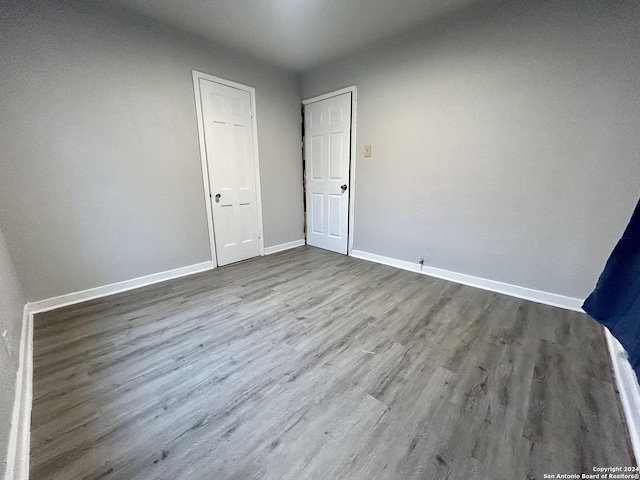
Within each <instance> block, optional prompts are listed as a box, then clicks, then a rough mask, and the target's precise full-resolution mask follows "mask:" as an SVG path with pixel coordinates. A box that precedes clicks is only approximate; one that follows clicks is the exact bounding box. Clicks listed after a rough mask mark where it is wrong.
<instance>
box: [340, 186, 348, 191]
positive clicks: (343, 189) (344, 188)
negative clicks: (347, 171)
mask: <svg viewBox="0 0 640 480" xmlns="http://www.w3.org/2000/svg"><path fill="white" fill-rule="evenodd" d="M340 188H341V189H342V193H344V192H346V191H347V184H344V185H342V186H341V187H340Z"/></svg>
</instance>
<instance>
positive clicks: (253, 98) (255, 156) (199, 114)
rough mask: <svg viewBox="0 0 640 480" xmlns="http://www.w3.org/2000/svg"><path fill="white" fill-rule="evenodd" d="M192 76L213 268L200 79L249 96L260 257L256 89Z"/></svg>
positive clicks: (261, 230) (198, 74)
mask: <svg viewBox="0 0 640 480" xmlns="http://www.w3.org/2000/svg"><path fill="white" fill-rule="evenodd" d="M192 74H193V91H194V95H195V100H196V118H197V120H198V139H199V142H200V162H201V165H202V184H203V185H204V200H205V201H204V203H205V206H206V212H207V227H208V230H209V247H210V249H211V260H212V261H213V263H214V266H215V267H217V266H218V259H217V256H216V244H215V236H214V230H213V212H212V209H211V187H210V185H209V166H208V164H207V149H206V146H205V135H204V125H203V120H204V118H203V112H202V103H201V97H200V79H201V78H202V79H205V80H209V81H211V82H215V83H219V84H221V85H226V86H227V87H231V88H237V89H238V90H243V91H245V92H248V93H249V95H250V96H251V110H252V114H251V128H252V131H253V132H252V136H253V152H254V153H253V161H254V164H255V176H256V179H255V180H256V205H257V210H258V230H259V232H258V234H259V237H260V238H259V246H260V256H263V255H264V228H263V222H262V193H261V189H260V160H259V155H258V125H257V122H256V116H257V115H256V89H255V88H253V87H250V86H248V85H243V84H241V83H236V82H232V81H230V80H225V79H224V78H219V77H215V76H213V75H209V74H206V73H202V72H198V71H196V70H192Z"/></svg>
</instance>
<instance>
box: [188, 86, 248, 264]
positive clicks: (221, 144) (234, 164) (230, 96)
mask: <svg viewBox="0 0 640 480" xmlns="http://www.w3.org/2000/svg"><path fill="white" fill-rule="evenodd" d="M199 85H200V98H201V106H202V121H203V127H204V140H205V149H206V157H207V167H208V168H207V170H208V175H209V179H208V180H209V186H210V192H211V198H210V201H211V212H212V216H213V231H214V237H215V249H216V257H217V260H218V265H227V264H229V263H233V262H237V261H240V260H244V259H247V258H251V257H256V256H258V255H260V225H259V215H258V211H259V210H258V201H257V200H258V197H257V188H256V183H257V179H256V164H255V157H254V155H255V152H254V148H253V123H252V115H253V108H252V103H251V94H250V93H249V91H245V90H241V89H238V88H233V87H230V86H227V85H222V84H220V83H216V82H213V81H210V80H207V79H204V78H200V79H199Z"/></svg>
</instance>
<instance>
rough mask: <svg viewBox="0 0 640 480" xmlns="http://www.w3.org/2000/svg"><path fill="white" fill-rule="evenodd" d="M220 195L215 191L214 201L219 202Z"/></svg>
mask: <svg viewBox="0 0 640 480" xmlns="http://www.w3.org/2000/svg"><path fill="white" fill-rule="evenodd" d="M221 196H222V195H220V194H219V193H216V203H220V197H221Z"/></svg>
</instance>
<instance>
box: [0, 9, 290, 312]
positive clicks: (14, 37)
mask: <svg viewBox="0 0 640 480" xmlns="http://www.w3.org/2000/svg"><path fill="white" fill-rule="evenodd" d="M91 3H93V5H92V4H91ZM0 9H1V10H0V13H1V14H0V32H1V33H0V65H1V66H2V75H0V158H1V161H2V164H3V171H2V173H3V174H2V176H1V177H0V224H2V227H3V229H4V231H5V236H6V240H7V244H8V248H9V251H10V252H11V255H12V257H13V260H14V263H15V266H16V269H17V272H18V275H19V278H20V279H21V281H22V284H23V286H24V288H25V291H26V295H27V299H28V300H29V301H34V300H39V299H43V298H48V297H52V296H56V295H61V294H65V293H70V292H75V291H79V290H83V289H87V288H91V287H97V286H102V285H107V284H110V283H113V282H118V281H122V280H127V279H131V278H136V277H140V276H143V275H149V274H153V273H156V272H162V271H166V270H170V269H174V268H178V267H184V266H187V265H192V264H196V263H200V262H205V261H207V260H210V252H209V240H208V234H207V222H206V217H205V203H204V196H203V186H202V174H201V166H200V152H199V147H198V132H197V123H196V113H195V103H194V96H193V84H192V77H191V70H192V69H195V70H199V71H202V72H205V73H209V74H211V75H215V76H218V77H222V78H226V79H228V80H233V81H236V82H239V83H243V84H246V85H250V86H253V87H255V88H256V98H257V100H256V102H257V122H258V142H259V155H260V169H261V184H262V196H263V199H262V200H263V216H264V235H265V246H267V247H268V246H273V245H278V244H281V243H285V242H290V241H293V240H298V239H300V238H302V222H303V219H302V185H301V175H302V174H301V160H300V90H299V83H298V78H297V77H296V75H294V74H293V73H291V72H287V71H283V70H280V69H276V68H274V67H271V66H268V65H266V64H264V63H261V62H259V61H256V60H253V59H251V58H248V57H245V56H242V55H239V54H237V53H234V52H232V51H229V50H227V49H225V48H222V47H220V46H217V45H214V44H211V43H207V42H205V41H203V40H201V39H198V38H195V37H191V36H188V35H186V34H184V33H181V32H180V31H178V30H176V29H173V28H171V27H168V26H166V25H162V24H160V23H156V22H153V21H151V20H148V19H146V18H144V17H142V16H137V15H135V14H132V13H128V12H126V11H125V10H122V9H120V8H119V7H114V6H109V5H108V4H105V3H103V4H97V2H80V1H77V2H66V1H58V2H46V1H30V2H18V1H13V2H6V1H2V2H1V3H0Z"/></svg>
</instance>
